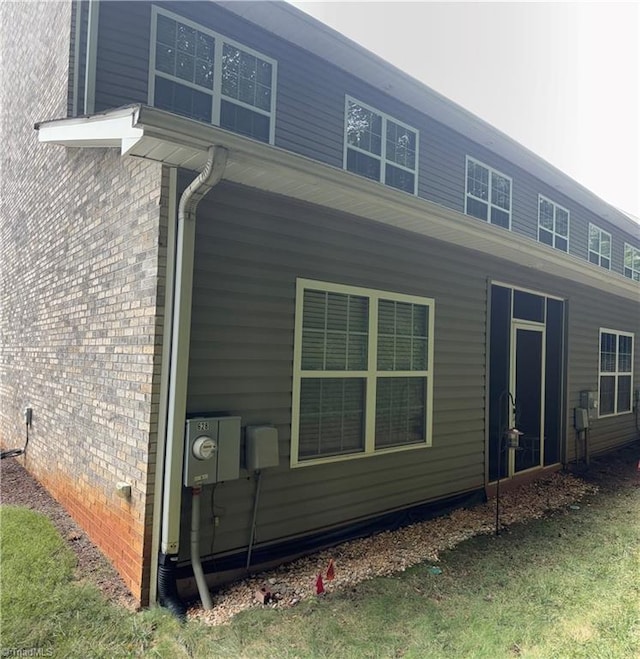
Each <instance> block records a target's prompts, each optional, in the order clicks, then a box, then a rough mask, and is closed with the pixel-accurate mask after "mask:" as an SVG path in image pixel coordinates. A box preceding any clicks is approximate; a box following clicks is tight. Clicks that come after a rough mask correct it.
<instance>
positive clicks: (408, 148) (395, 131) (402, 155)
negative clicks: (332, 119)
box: [344, 96, 418, 194]
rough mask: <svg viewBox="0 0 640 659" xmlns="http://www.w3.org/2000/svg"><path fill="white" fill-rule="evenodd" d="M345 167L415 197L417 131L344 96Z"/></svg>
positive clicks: (416, 181)
mask: <svg viewBox="0 0 640 659" xmlns="http://www.w3.org/2000/svg"><path fill="white" fill-rule="evenodd" d="M344 168H345V169H346V170H348V171H350V172H355V173H356V174H360V175H361V176H365V177H366V178H370V179H373V180H374V181H380V182H381V183H385V184H386V185H389V186H391V187H392V188H397V189H398V190H403V191H404V192H409V193H410V194H416V190H417V185H418V131H417V130H415V129H414V128H411V127H410V126H407V125H406V124H403V123H401V122H400V121H398V120H396V119H393V118H392V117H389V116H387V115H385V114H383V113H382V112H380V111H378V110H375V109H374V108H372V107H369V106H368V105H365V104H364V103H361V102H360V101H356V100H355V99H353V98H349V97H348V96H347V98H346V109H345V138H344Z"/></svg>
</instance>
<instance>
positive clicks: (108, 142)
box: [36, 106, 144, 155]
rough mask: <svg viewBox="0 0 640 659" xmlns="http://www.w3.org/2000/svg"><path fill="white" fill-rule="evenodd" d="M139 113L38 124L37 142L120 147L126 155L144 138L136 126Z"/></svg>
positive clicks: (126, 111) (127, 111)
mask: <svg viewBox="0 0 640 659" xmlns="http://www.w3.org/2000/svg"><path fill="white" fill-rule="evenodd" d="M136 110H137V106H136V107H127V108H119V109H118V110H114V111H113V112H106V113H104V114H97V115H92V116H90V117H77V118H74V119H63V120H53V121H43V122H40V123H39V124H36V129H37V130H38V141H39V142H52V143H54V144H61V145H63V146H69V147H85V148H92V147H93V148H103V147H120V151H121V153H122V154H123V155H124V154H125V153H127V152H128V151H130V150H131V149H132V148H133V147H134V146H135V144H136V143H137V142H138V141H139V140H140V139H141V138H142V137H143V136H144V130H143V129H142V128H138V127H135V126H134V124H135V123H136V121H137V114H138V113H137V111H136Z"/></svg>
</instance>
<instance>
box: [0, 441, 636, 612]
mask: <svg viewBox="0 0 640 659" xmlns="http://www.w3.org/2000/svg"><path fill="white" fill-rule="evenodd" d="M639 459H640V449H639V447H638V443H637V442H636V443H634V444H633V445H631V446H628V447H626V448H625V449H622V450H620V451H618V452H616V453H615V454H612V455H609V456H605V457H601V458H598V459H594V460H592V463H591V467H590V469H589V470H588V471H584V472H583V471H582V470H581V472H580V475H574V474H571V473H566V472H557V473H554V474H551V475H549V476H547V477H545V478H543V479H540V480H538V481H535V482H532V483H529V484H528V485H525V486H523V487H520V488H519V489H517V490H514V491H512V492H508V493H506V494H503V495H502V497H501V515H500V518H501V523H502V524H503V526H504V527H507V528H508V527H509V526H510V525H513V524H516V523H521V522H525V521H527V520H531V519H536V518H540V517H542V516H544V515H545V514H548V513H550V512H552V511H565V514H570V512H571V506H574V507H576V506H578V505H589V503H588V501H589V500H588V496H589V495H594V494H596V493H597V492H598V490H599V489H602V490H607V491H609V490H612V489H615V488H620V487H638V486H640V470H638V460H639ZM0 486H1V487H0V498H1V499H0V500H1V501H2V503H4V504H13V505H19V506H25V507H28V508H30V509H33V510H37V511H40V512H42V513H44V514H45V515H47V516H48V517H49V518H50V519H51V520H52V522H53V523H54V525H55V526H56V528H57V529H58V530H59V531H60V533H61V535H62V537H63V538H65V540H66V541H67V543H68V544H69V546H70V547H71V549H72V550H73V551H74V553H75V555H76V557H77V576H78V579H85V580H89V581H91V582H93V583H95V584H96V585H97V586H98V588H99V589H100V590H101V591H102V592H103V593H104V595H105V596H106V597H107V598H108V599H110V600H111V601H113V602H114V603H117V604H119V605H121V606H126V607H128V608H133V599H132V598H131V596H130V595H129V593H128V591H127V589H126V587H125V585H124V583H123V582H122V580H121V579H120V577H119V576H118V574H117V573H116V572H115V570H114V569H113V567H112V566H111V565H110V563H109V562H108V561H107V560H106V559H105V557H104V556H103V555H102V554H101V552H100V551H99V550H98V549H97V548H96V547H95V546H94V545H93V544H92V543H91V541H90V540H89V538H88V537H87V536H86V534H85V533H84V532H83V531H82V529H80V528H79V527H78V525H77V524H76V523H75V522H74V521H73V520H72V519H71V517H70V516H69V515H68V514H67V513H66V512H65V511H64V509H63V508H62V507H61V506H60V505H59V504H58V503H57V502H56V501H55V500H54V499H52V498H51V497H50V496H49V494H48V493H47V492H46V491H45V490H44V489H43V488H42V487H41V486H40V485H39V484H38V483H37V482H36V481H35V480H34V479H33V478H31V476H30V475H29V474H28V473H27V472H26V471H25V470H24V469H23V467H22V466H21V464H20V462H19V460H16V459H6V460H2V461H1V462H0ZM585 497H587V499H586V501H584V502H583V503H581V504H579V503H578V502H581V501H582V500H584V499H585ZM494 532H495V502H494V501H490V502H488V503H485V504H481V505H478V506H474V507H472V508H469V509H460V510H456V511H454V512H453V513H451V514H449V515H447V516H444V517H439V518H436V519H432V520H429V521H426V522H422V523H418V524H413V525H411V526H408V527H405V528H403V529H399V530H397V531H393V532H385V533H380V534H378V535H375V536H371V537H368V538H363V539H361V540H355V541H352V542H347V543H344V544H342V545H339V546H337V547H334V548H333V549H330V550H326V551H323V552H320V553H317V554H314V555H312V556H309V557H306V558H303V559H299V560H297V561H294V562H292V563H289V564H286V565H283V566H281V567H279V568H277V569H274V570H271V571H269V572H263V573H260V574H258V575H255V576H253V577H251V578H248V579H246V580H244V581H241V582H238V583H235V584H232V585H230V586H227V587H224V588H221V589H220V590H218V591H217V592H215V593H214V595H213V603H214V608H213V609H212V610H211V611H204V610H203V609H202V608H201V607H200V606H199V605H193V606H191V608H190V609H189V612H188V615H189V616H190V617H192V618H199V619H201V620H202V621H203V622H205V623H207V624H214V625H216V624H221V623H225V622H228V621H229V620H230V619H231V618H232V617H233V616H234V615H235V614H236V613H238V612H240V611H242V610H244V609H247V608H250V607H261V606H270V607H274V608H275V607H291V606H295V605H296V604H297V603H298V602H300V601H301V600H303V599H307V598H310V597H317V596H318V595H317V580H318V576H319V575H321V576H322V580H323V587H324V590H325V592H326V593H327V594H330V593H331V592H335V591H338V590H346V589H349V588H351V587H353V586H354V585H355V584H357V583H359V582H361V581H364V580H366V579H371V578H373V577H377V576H383V575H391V574H394V573H398V572H402V571H404V570H405V569H407V568H408V567H410V566H412V565H416V564H418V563H422V562H429V563H431V564H432V569H433V571H434V572H435V573H437V571H438V569H439V568H438V567H437V563H438V557H439V555H440V553H441V552H443V551H445V550H447V549H451V548H453V547H455V546H456V545H458V544H459V543H461V542H463V541H464V540H466V539H468V538H471V537H473V536H475V535H478V534H488V533H494ZM330 562H332V563H333V565H332V569H331V570H329V564H330ZM328 570H329V574H328V575H327V571H328ZM332 572H333V574H331V573H332ZM327 577H329V578H327ZM331 577H333V578H331ZM260 591H262V592H263V593H265V592H267V591H268V593H269V595H270V596H269V597H267V598H266V599H267V602H266V603H265V604H263V603H261V602H260V601H259V600H261V599H264V598H263V597H259V596H258V595H257V594H258V593H260Z"/></svg>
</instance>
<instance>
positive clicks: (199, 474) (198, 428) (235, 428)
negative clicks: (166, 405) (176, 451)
mask: <svg viewBox="0 0 640 659" xmlns="http://www.w3.org/2000/svg"><path fill="white" fill-rule="evenodd" d="M240 422H241V419H240V417H239V416H225V417H196V418H193V419H187V427H186V433H185V456H184V484H185V486H186V487H199V486H200V485H207V484H209V483H219V482H220V481H233V480H237V479H238V478H239V477H240Z"/></svg>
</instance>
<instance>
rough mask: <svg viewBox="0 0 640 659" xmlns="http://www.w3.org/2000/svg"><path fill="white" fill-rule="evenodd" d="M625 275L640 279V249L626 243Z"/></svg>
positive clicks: (636, 279)
mask: <svg viewBox="0 0 640 659" xmlns="http://www.w3.org/2000/svg"><path fill="white" fill-rule="evenodd" d="M624 276H625V277H629V279H634V280H635V281H640V249H638V248H637V247H634V246H633V245H629V244H628V243H625V244H624Z"/></svg>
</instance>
